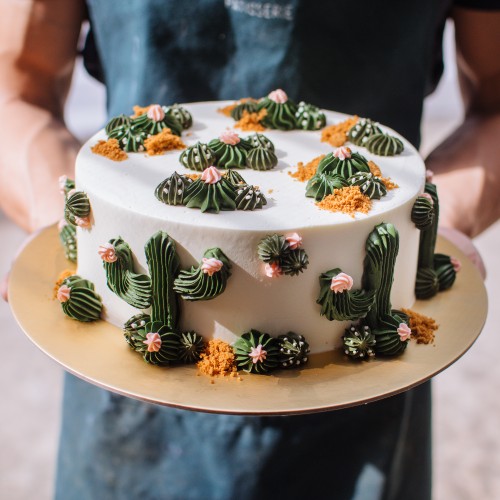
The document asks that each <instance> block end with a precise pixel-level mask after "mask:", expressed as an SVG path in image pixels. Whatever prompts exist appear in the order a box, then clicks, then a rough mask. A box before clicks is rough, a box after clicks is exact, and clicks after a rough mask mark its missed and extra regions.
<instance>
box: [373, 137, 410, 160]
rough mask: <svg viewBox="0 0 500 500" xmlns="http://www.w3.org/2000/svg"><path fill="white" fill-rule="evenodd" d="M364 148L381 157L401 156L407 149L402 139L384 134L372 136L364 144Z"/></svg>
mask: <svg viewBox="0 0 500 500" xmlns="http://www.w3.org/2000/svg"><path fill="white" fill-rule="evenodd" d="M364 146H365V147H366V148H367V149H368V151H370V153H373V154H376V155H379V156H394V155H399V154H401V153H402V152H403V150H404V148H405V147H404V144H403V141H402V140H401V139H398V138H397V137H394V136H393V135H389V134H384V133H377V134H373V135H371V136H370V137H369V138H368V140H367V141H366V142H365V143H364Z"/></svg>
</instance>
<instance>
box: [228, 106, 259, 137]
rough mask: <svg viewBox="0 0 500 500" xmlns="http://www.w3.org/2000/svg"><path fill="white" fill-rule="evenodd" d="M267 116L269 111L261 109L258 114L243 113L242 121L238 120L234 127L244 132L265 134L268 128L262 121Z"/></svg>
mask: <svg viewBox="0 0 500 500" xmlns="http://www.w3.org/2000/svg"><path fill="white" fill-rule="evenodd" d="M266 116H267V110H266V109H261V110H260V111H258V112H257V113H249V112H248V111H243V115H242V117H241V119H240V120H238V121H237V122H236V123H235V124H234V126H235V128H239V129H241V130H243V131H244V132H251V131H253V132H263V131H264V130H266V127H264V125H262V123H261V122H262V120H264V118H265V117H266Z"/></svg>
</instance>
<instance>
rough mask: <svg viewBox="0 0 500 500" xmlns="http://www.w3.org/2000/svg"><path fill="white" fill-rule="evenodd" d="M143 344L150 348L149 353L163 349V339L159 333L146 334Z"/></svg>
mask: <svg viewBox="0 0 500 500" xmlns="http://www.w3.org/2000/svg"><path fill="white" fill-rule="evenodd" d="M143 343H144V344H146V345H147V346H148V352H158V351H159V350H160V349H161V337H160V334H159V333H158V332H154V333H153V332H150V333H147V334H146V340H143Z"/></svg>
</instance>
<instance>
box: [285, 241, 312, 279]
mask: <svg viewBox="0 0 500 500" xmlns="http://www.w3.org/2000/svg"><path fill="white" fill-rule="evenodd" d="M308 264H309V257H308V256H307V254H306V252H305V251H304V250H303V249H302V248H296V249H295V250H292V249H288V251H287V252H286V253H285V254H283V256H282V257H281V260H280V267H281V270H282V271H283V274H285V275H287V276H297V275H298V274H299V273H303V272H304V270H305V269H307V265H308Z"/></svg>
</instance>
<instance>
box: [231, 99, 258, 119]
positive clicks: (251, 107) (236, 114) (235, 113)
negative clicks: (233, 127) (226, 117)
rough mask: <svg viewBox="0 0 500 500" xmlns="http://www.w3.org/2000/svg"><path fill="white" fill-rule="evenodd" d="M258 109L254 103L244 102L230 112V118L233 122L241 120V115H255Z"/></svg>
mask: <svg viewBox="0 0 500 500" xmlns="http://www.w3.org/2000/svg"><path fill="white" fill-rule="evenodd" d="M258 109H259V106H258V104H257V102H256V101H250V100H248V101H244V102H240V103H239V104H237V105H236V106H235V107H234V108H233V109H232V110H231V118H232V119H233V120H235V121H238V120H241V119H242V118H243V114H244V113H245V112H247V113H256V112H257V111H258Z"/></svg>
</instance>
